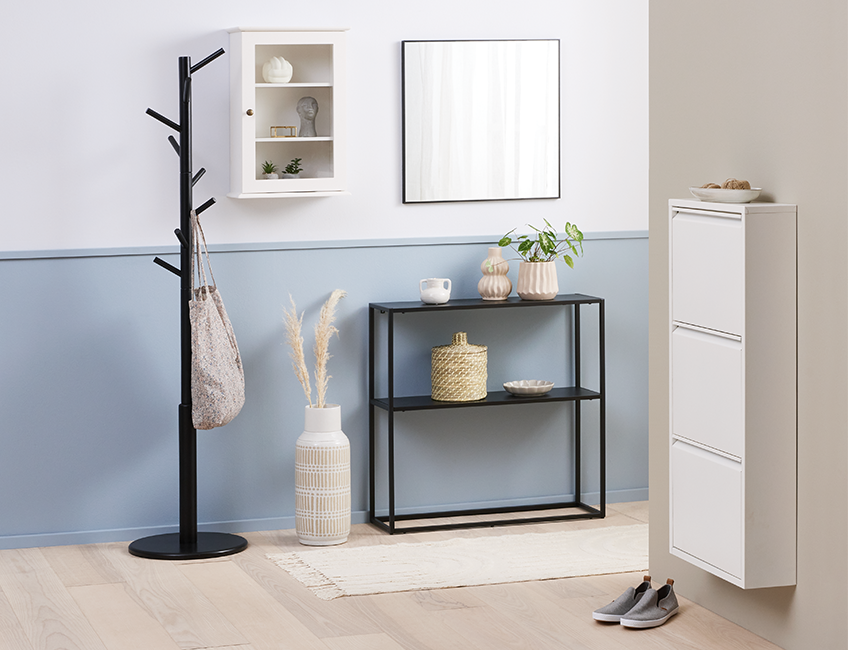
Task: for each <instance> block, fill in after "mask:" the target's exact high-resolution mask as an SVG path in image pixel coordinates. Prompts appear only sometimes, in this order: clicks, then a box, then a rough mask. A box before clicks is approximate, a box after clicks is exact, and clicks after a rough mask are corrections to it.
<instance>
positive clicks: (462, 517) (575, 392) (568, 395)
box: [369, 294, 606, 535]
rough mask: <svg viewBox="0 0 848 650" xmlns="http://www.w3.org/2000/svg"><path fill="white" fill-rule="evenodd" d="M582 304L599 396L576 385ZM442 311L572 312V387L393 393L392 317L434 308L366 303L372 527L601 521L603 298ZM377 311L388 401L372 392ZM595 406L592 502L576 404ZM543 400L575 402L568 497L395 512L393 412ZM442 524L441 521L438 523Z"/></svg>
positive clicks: (454, 305)
mask: <svg viewBox="0 0 848 650" xmlns="http://www.w3.org/2000/svg"><path fill="white" fill-rule="evenodd" d="M587 305H592V306H596V307H597V308H598V321H597V322H598V341H599V344H598V350H597V357H596V358H597V362H598V369H599V389H598V390H597V391H595V390H590V389H588V388H584V387H583V386H581V385H580V376H581V343H580V340H581V319H580V312H581V308H583V307H584V306H587ZM438 307H440V308H441V309H439V310H440V311H457V310H467V309H509V308H510V307H521V308H531V309H533V308H551V307H565V308H569V309H570V313H571V319H572V324H573V335H572V336H571V340H570V341H566V345H567V346H568V348H569V349H570V352H571V363H570V366H571V367H570V371H571V374H572V375H573V378H574V383H575V385H574V386H559V387H554V388H553V389H552V390H551V391H550V392H549V393H546V394H543V395H535V396H522V397H516V396H515V395H511V394H510V393H507V392H505V391H493V392H490V393H488V394H487V395H486V397H485V398H483V399H481V400H476V401H473V402H441V401H435V400H433V399H432V398H431V397H430V396H429V395H414V396H402V397H400V396H395V395H394V361H393V357H394V352H393V350H394V326H393V324H394V317H395V315H401V314H414V313H416V312H417V313H424V312H428V311H435V310H436V309H434V307H433V306H432V305H423V304H422V303H417V302H402V303H371V304H370V305H369V393H370V407H369V411H370V414H369V420H370V427H369V428H370V440H369V456H370V457H369V465H370V472H369V482H370V486H369V492H370V504H369V505H370V511H369V518H370V522H371V523H372V524H373V525H375V526H377V527H378V528H380V529H382V530H384V531H386V532H388V533H389V534H392V535H393V534H397V533H411V532H423V531H430V530H444V529H458V528H475V527H490V526H501V525H511V524H523V523H538V522H548V521H562V520H569V519H600V518H603V517H604V516H605V514H606V461H605V458H606V441H605V438H606V436H605V426H606V423H605V419H606V418H605V410H606V404H605V401H606V400H605V395H604V386H605V370H604V365H605V363H604V361H605V359H604V356H605V352H604V300H603V298H596V297H593V296H585V295H582V294H570V295H561V296H557V297H556V298H555V299H554V300H551V301H539V302H535V303H534V302H529V301H518V300H517V299H513V298H510V299H508V300H507V301H504V302H491V301H482V300H476V299H474V300H458V301H451V302H450V303H447V304H446V305H440V306H438ZM379 314H387V315H388V334H389V336H388V345H387V352H388V354H387V358H388V360H389V362H388V368H387V372H388V386H389V396H388V397H376V395H375V375H376V363H375V354H374V350H375V343H376V333H375V329H376V320H377V317H378V315H379ZM587 401H596V402H597V403H598V408H599V411H600V415H599V419H598V438H597V440H598V452H599V454H598V455H599V475H598V478H599V497H598V505H593V504H589V503H586V499H585V498H584V496H583V494H582V471H581V462H582V461H581V456H582V454H581V447H582V415H581V412H582V406H583V404H584V402H587ZM546 402H568V403H571V404H573V413H574V414H573V426H574V429H573V430H574V445H573V448H572V452H573V463H574V485H573V488H572V490H573V492H572V493H573V499H572V500H570V501H561V502H557V503H537V504H530V505H520V506H503V507H490V508H477V509H462V510H440V511H437V512H416V513H404V514H398V513H397V511H396V503H395V471H394V470H395V468H394V453H395V452H394V442H395V441H394V438H395V432H394V428H395V427H394V424H395V422H394V420H395V414H396V413H399V412H408V411H425V410H435V409H457V408H481V407H493V406H508V405H514V404H533V403H546ZM376 410H382V411H384V412H386V414H387V417H388V431H387V432H386V443H387V456H388V457H387V459H386V460H387V472H388V474H387V478H388V495H387V496H388V510H387V512H388V514H387V515H384V514H382V512H386V511H385V510H384V511H382V512H381V513H380V514H378V512H377V508H376V492H377V487H376V478H375V466H376V464H377V453H376V450H377V444H376V440H377V435H378V434H377V426H376V417H375V411H376ZM437 520H442V521H437Z"/></svg>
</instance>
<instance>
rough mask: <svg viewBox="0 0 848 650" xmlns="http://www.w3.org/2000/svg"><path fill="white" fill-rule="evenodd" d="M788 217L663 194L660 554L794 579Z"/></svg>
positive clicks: (736, 572)
mask: <svg viewBox="0 0 848 650" xmlns="http://www.w3.org/2000/svg"><path fill="white" fill-rule="evenodd" d="M796 214H797V209H796V206H794V205H785V204H776V203H750V204H729V203H707V202H702V201H690V200H672V201H670V202H669V215H670V217H669V218H670V227H669V232H670V236H669V240H670V247H671V250H670V255H669V259H670V267H671V268H670V274H669V276H670V288H669V295H670V310H669V312H670V316H671V326H670V331H669V345H670V362H671V368H670V372H671V382H670V385H671V396H670V397H671V398H670V405H671V417H670V422H671V432H670V433H671V435H670V447H671V449H670V465H671V471H670V481H671V499H670V507H671V512H670V533H671V534H670V537H671V539H670V545H671V553H672V554H673V555H675V556H677V557H680V558H683V559H684V560H687V561H689V562H690V563H692V564H694V565H695V566H698V567H700V568H702V569H704V570H706V571H709V572H710V573H713V574H714V575H717V576H719V577H721V578H723V579H725V580H727V581H728V582H731V583H733V584H734V585H736V586H738V587H741V588H743V589H752V588H759V587H776V586H783V585H794V584H795V537H796V535H795V533H796V468H795V465H796V447H797V445H796V439H797V436H796V243H795V241H796Z"/></svg>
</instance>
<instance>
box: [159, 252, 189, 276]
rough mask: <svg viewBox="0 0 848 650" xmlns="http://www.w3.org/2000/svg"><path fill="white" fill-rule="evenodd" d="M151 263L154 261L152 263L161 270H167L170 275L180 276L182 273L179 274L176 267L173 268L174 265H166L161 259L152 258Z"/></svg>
mask: <svg viewBox="0 0 848 650" xmlns="http://www.w3.org/2000/svg"><path fill="white" fill-rule="evenodd" d="M153 261H154V262H156V263H157V264H158V265H159V266H161V267H162V268H163V269H168V270H169V271H170V272H171V273H173V274H174V275H179V276H182V273H180V270H179V269H178V268H177V267H176V266H174V265H172V264H168V263H167V262H166V261H165V260H163V259H162V258H161V257H154V258H153Z"/></svg>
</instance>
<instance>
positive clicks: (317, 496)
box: [294, 404, 350, 546]
mask: <svg viewBox="0 0 848 650" xmlns="http://www.w3.org/2000/svg"><path fill="white" fill-rule="evenodd" d="M294 492H295V528H296V529H297V538H298V540H299V541H300V543H301V544H306V545H307V546H330V545H332V544H341V543H343V542H346V541H347V538H348V535H349V534H350V441H349V440H348V439H347V436H346V435H345V434H344V432H343V431H342V414H341V407H340V406H339V405H338V404H327V405H326V406H324V408H317V407H312V406H307V407H306V419H305V429H304V431H303V433H302V434H300V437H299V438H298V439H297V451H296V454H295V490H294Z"/></svg>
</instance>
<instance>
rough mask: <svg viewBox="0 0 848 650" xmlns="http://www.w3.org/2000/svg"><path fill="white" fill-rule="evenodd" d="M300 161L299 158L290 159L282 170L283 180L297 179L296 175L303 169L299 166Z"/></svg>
mask: <svg viewBox="0 0 848 650" xmlns="http://www.w3.org/2000/svg"><path fill="white" fill-rule="evenodd" d="M301 160H302V159H301V158H292V161H291V162H290V163H289V164H288V165H286V168H285V169H284V170H283V178H297V177H298V176H297V175H298V174H299V173H300V172H302V171H303V167H301V166H300V161H301Z"/></svg>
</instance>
